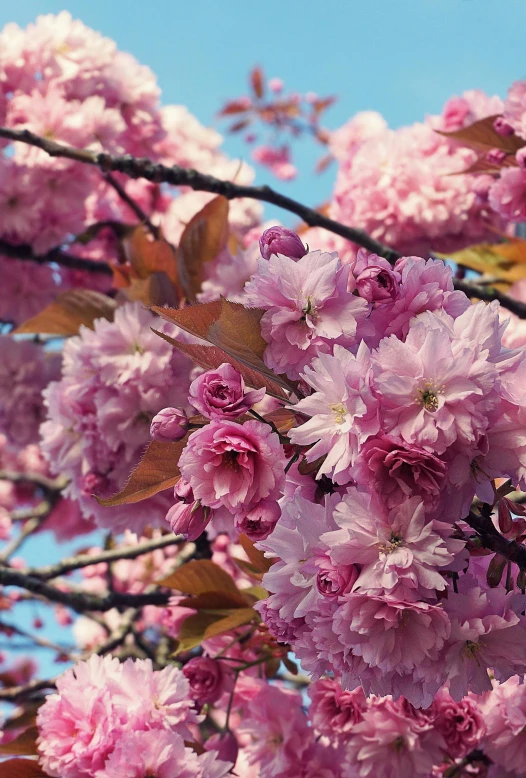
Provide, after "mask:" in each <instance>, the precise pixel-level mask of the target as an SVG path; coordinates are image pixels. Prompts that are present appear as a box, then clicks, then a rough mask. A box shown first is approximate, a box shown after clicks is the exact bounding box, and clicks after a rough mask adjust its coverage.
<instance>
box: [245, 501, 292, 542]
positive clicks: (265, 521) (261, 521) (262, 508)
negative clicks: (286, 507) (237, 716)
mask: <svg viewBox="0 0 526 778" xmlns="http://www.w3.org/2000/svg"><path fill="white" fill-rule="evenodd" d="M280 516H281V508H280V507H279V505H278V503H277V502H276V501H275V500H261V501H260V502H259V503H258V504H257V505H256V506H255V507H254V508H252V510H250V511H248V513H247V514H245V515H244V516H236V526H237V528H238V529H239V530H240V531H241V532H244V533H245V535H247V537H249V538H250V539H251V540H254V541H257V540H265V538H268V536H269V535H270V533H271V532H272V530H273V529H274V527H275V526H276V524H277V522H278V519H279V517H280Z"/></svg>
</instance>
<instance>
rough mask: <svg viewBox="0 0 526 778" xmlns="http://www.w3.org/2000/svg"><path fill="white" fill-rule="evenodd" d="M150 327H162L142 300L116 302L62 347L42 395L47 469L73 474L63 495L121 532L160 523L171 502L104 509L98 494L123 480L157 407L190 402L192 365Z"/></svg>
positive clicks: (153, 500) (142, 444)
mask: <svg viewBox="0 0 526 778" xmlns="http://www.w3.org/2000/svg"><path fill="white" fill-rule="evenodd" d="M152 327H153V328H154V329H158V328H161V329H163V325H162V324H161V323H160V322H159V320H158V319H157V318H156V317H155V316H154V315H153V314H151V313H150V312H149V311H148V310H147V309H145V308H144V306H142V305H141V304H139V303H128V304H126V305H124V306H122V307H121V308H118V309H117V311H116V313H115V319H114V321H113V322H109V321H107V320H106V319H98V320H97V321H96V322H95V329H94V330H91V329H88V328H87V327H82V328H81V332H80V335H79V336H78V337H76V338H71V339H70V340H69V341H68V342H67V343H66V344H65V346H64V350H63V368H62V378H61V380H60V381H55V382H51V383H50V384H49V386H48V388H47V389H46V390H45V393H44V394H45V401H46V405H47V410H48V420H47V421H45V422H44V423H43V424H42V427H41V446H42V451H43V452H44V455H45V457H46V458H47V460H48V462H49V466H50V468H51V469H52V471H53V472H54V473H56V474H58V473H61V474H63V475H65V476H67V477H68V478H69V479H70V483H69V485H68V486H67V488H66V491H65V494H66V495H67V496H68V497H70V498H71V499H73V500H75V501H76V502H77V503H78V505H79V506H80V509H81V511H82V514H83V516H84V517H85V518H86V519H94V520H95V521H96V522H97V524H98V526H100V527H111V528H112V529H114V530H115V531H117V532H120V531H123V530H124V529H130V530H132V531H133V532H139V533H140V532H141V530H142V529H143V528H144V527H145V526H154V525H158V524H159V522H161V521H162V519H163V517H164V515H165V513H166V510H167V508H168V506H169V501H168V499H167V497H166V495H159V496H157V497H153V498H151V499H150V500H148V501H147V502H144V503H137V504H136V505H133V506H122V507H121V508H120V509H119V508H116V509H109V508H103V507H101V506H100V505H99V504H98V503H97V502H96V500H95V499H94V497H93V494H97V495H98V496H103V497H104V496H110V495H113V494H114V493H115V492H117V491H118V490H119V489H120V488H121V487H122V486H123V485H124V483H125V481H126V479H127V477H128V475H129V473H130V470H131V469H132V468H133V467H134V466H135V465H136V464H137V462H138V460H139V458H140V455H141V453H142V451H143V449H144V447H145V445H146V443H147V442H148V440H149V428H150V422H151V421H152V418H153V417H154V416H155V414H156V413H157V412H158V411H160V410H161V409H162V408H164V407H166V406H172V405H174V406H178V405H181V404H182V405H186V397H187V394H188V386H189V373H190V369H191V363H190V361H189V360H188V359H187V358H186V357H184V356H183V355H182V354H180V353H179V352H177V351H175V350H173V349H172V347H171V346H170V345H169V344H168V343H166V342H165V341H164V340H162V339H161V338H159V337H158V336H157V335H155V334H154V333H153V332H152V330H151V328H152ZM164 329H165V330H167V328H166V327H164ZM168 330H169V328H168Z"/></svg>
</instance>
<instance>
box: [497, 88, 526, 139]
mask: <svg viewBox="0 0 526 778" xmlns="http://www.w3.org/2000/svg"><path fill="white" fill-rule="evenodd" d="M503 119H504V121H505V122H507V123H508V125H509V126H510V127H511V128H512V129H513V130H514V131H515V132H516V133H517V135H519V136H520V137H521V138H526V81H524V80H523V81H515V82H514V83H513V84H512V85H511V86H510V88H509V89H508V96H507V98H506V100H505V101H504V115H503Z"/></svg>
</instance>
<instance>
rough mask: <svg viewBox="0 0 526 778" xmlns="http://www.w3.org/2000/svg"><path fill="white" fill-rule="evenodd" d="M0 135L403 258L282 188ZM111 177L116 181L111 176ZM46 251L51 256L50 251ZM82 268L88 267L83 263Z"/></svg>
mask: <svg viewBox="0 0 526 778" xmlns="http://www.w3.org/2000/svg"><path fill="white" fill-rule="evenodd" d="M0 138H7V139H8V140H12V141H20V142H21V143H27V144H29V145H30V146H36V147H37V148H39V149H42V151H45V152H46V153H47V154H49V155H50V156H51V157H66V158H67V159H73V160H75V161H77V162H82V163H84V164H87V165H93V166H95V167H98V168H100V170H102V172H103V173H104V174H105V175H108V174H109V173H110V172H112V171H114V172H119V173H124V174H125V175H127V176H129V177H130V178H145V179H146V180H147V181H153V182H154V183H163V182H164V183H167V184H172V185H173V186H188V187H190V188H191V189H195V190H196V191H201V192H211V193H213V194H218V195H223V197H226V198H227V200H234V199H236V198H239V197H247V198H250V199H252V200H260V201H262V202H266V203H270V204H271V205H276V206H277V207H278V208H283V209H284V210H285V211H289V212H290V213H295V214H296V216H299V217H300V219H302V220H303V221H304V222H305V223H306V224H308V225H309V226H310V227H322V228H323V229H325V230H327V231H328V232H332V233H334V234H335V235H339V236H340V237H342V238H345V239H346V240H349V241H351V242H352V243H356V244H357V245H358V246H362V247H363V248H365V249H367V250H368V251H371V252H373V253H375V254H379V255H380V256H382V257H385V259H387V260H388V261H389V262H395V261H396V260H397V259H398V258H399V257H400V256H401V254H400V252H399V251H396V249H393V248H391V247H390V246H386V245H385V244H383V243H381V242H380V241H377V240H375V239H374V238H372V237H371V236H370V235H368V234H367V233H366V232H365V231H364V230H361V229H357V228H355V227H348V226H347V225H345V224H341V223H340V222H337V221H335V220H334V219H329V217H327V216H324V215H323V214H321V213H319V212H318V211H316V210H314V209H313V208H308V207H307V206H306V205H303V204H302V203H300V202H298V201H297V200H293V199H292V198H291V197H286V196H285V195H282V194H280V192H276V191H275V190H274V189H272V188H271V187H270V186H245V185H242V184H235V183H233V182H232V181H224V180H222V179H219V178H215V177H214V176H210V175H206V174H205V173H199V172H198V171H197V170H192V169H190V168H182V167H179V165H173V166H172V167H168V166H166V165H161V164H160V163H156V162H152V161H151V160H149V159H146V158H135V157H132V156H130V155H128V154H127V155H125V156H112V155H111V154H106V153H104V152H103V153H95V152H93V151H88V150H86V149H76V148H74V147H72V146H66V145H65V144H62V143H56V142H55V141H51V140H48V139H47V138H42V137H41V136H39V135H36V134H35V133H33V132H30V131H29V130H12V129H9V128H7V127H0ZM113 181H115V180H114V179H113ZM110 183H111V182H110ZM112 185H114V184H112ZM123 191H124V190H123ZM124 194H125V193H124ZM152 226H153V225H152ZM154 229H155V228H154ZM1 245H2V242H1V241H0V247H1ZM17 248H19V247H17ZM50 253H51V254H52V253H53V252H50ZM19 258H23V257H19ZM26 258H27V259H31V258H32V257H29V256H28V257H26ZM70 259H71V260H73V261H74V262H75V263H77V262H83V263H86V262H91V263H92V264H93V265H96V266H98V265H99V263H98V262H93V260H81V259H79V258H73V257H71V258H70ZM44 261H55V262H58V263H59V264H64V263H63V262H62V261H61V257H60V252H59V256H58V257H57V258H55V259H49V260H44ZM66 261H69V260H66ZM84 269H88V268H87V267H84ZM91 269H92V270H95V267H93V268H91ZM98 269H99V270H100V272H108V273H111V268H110V267H109V265H108V266H106V270H104V271H103V270H101V269H100V267H99V268H98ZM454 285H455V289H458V290H460V291H462V292H464V293H465V294H466V295H468V297H477V298H478V299H479V300H484V301H485V302H491V301H492V300H498V301H499V302H500V304H501V305H502V306H503V307H504V308H507V309H508V310H509V311H512V313H515V314H516V315H517V316H519V317H520V318H521V319H526V303H521V302H519V301H518V300H514V299H513V298H511V297H509V296H508V295H505V294H503V293H502V292H500V291H498V290H497V289H488V288H487V287H486V286H483V285H480V284H477V283H475V282H470V281H466V280H465V279H454Z"/></svg>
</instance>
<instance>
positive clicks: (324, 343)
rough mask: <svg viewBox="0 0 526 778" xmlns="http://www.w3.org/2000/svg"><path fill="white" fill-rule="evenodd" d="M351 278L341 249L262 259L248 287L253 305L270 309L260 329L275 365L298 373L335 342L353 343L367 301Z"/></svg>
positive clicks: (268, 360)
mask: <svg viewBox="0 0 526 778" xmlns="http://www.w3.org/2000/svg"><path fill="white" fill-rule="evenodd" d="M348 283H349V268H348V267H345V266H343V265H342V263H341V261H340V260H339V259H338V257H337V255H336V254H328V253H323V252H320V251H311V252H309V253H308V254H306V255H305V256H304V257H301V259H298V260H294V259H290V258H289V257H284V256H281V255H280V256H275V255H272V256H271V257H270V259H269V260H268V261H267V260H262V259H261V260H259V262H258V272H257V273H256V274H255V275H254V276H252V278H251V280H250V281H249V283H248V284H247V286H246V288H245V290H246V294H247V302H248V304H249V305H253V306H255V307H259V308H265V309H266V313H265V314H264V315H263V317H262V319H261V334H262V335H263V337H264V339H265V340H266V341H267V343H268V347H267V348H266V350H265V355H264V358H265V362H266V364H267V365H268V366H269V367H270V368H272V369H273V370H275V371H276V372H278V373H285V374H286V375H288V376H289V378H293V379H297V378H299V375H300V371H301V370H302V369H303V368H304V366H305V365H307V364H308V363H309V362H310V361H311V360H312V358H313V357H315V356H319V355H320V353H324V352H325V353H326V352H328V351H329V348H330V345H331V344H332V343H333V342H336V343H341V344H342V345H352V344H353V343H354V339H355V335H356V328H357V323H358V321H359V320H360V319H363V318H365V316H366V314H367V310H368V305H367V303H366V301H365V300H360V299H359V298H357V297H355V296H354V295H352V294H350V293H349V292H348V290H347V286H348Z"/></svg>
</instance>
